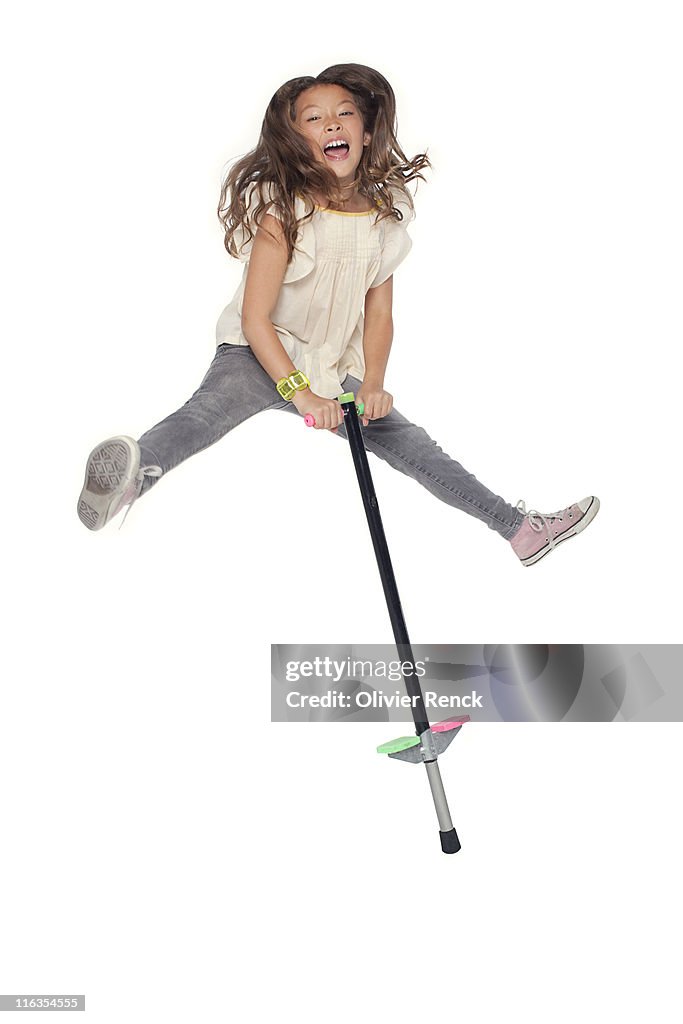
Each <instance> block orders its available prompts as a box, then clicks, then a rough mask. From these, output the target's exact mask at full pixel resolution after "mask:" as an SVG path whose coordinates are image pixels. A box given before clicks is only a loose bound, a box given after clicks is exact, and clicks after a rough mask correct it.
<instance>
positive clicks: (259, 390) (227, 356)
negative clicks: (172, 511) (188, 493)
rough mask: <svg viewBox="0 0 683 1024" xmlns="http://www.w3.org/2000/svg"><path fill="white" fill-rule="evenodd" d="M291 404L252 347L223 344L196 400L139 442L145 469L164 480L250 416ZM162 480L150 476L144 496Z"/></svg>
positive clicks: (149, 432) (192, 399)
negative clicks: (152, 469) (156, 469)
mask: <svg viewBox="0 0 683 1024" xmlns="http://www.w3.org/2000/svg"><path fill="white" fill-rule="evenodd" d="M286 404H287V403H285V401H284V400H283V399H282V398H280V396H279V395H278V393H277V391H276V390H275V386H274V384H273V382H272V380H271V379H270V377H269V376H268V374H267V373H266V371H265V370H264V369H263V367H262V366H261V364H260V363H259V361H258V359H257V358H256V356H255V355H254V353H253V352H252V350H251V349H250V348H249V347H248V346H247V345H220V346H219V347H218V348H217V350H216V355H215V357H214V359H213V362H212V363H211V366H210V367H209V370H208V372H207V374H206V376H205V377H204V379H203V381H202V382H201V384H200V385H199V388H198V389H197V390H196V391H195V393H194V394H193V395H192V397H191V398H190V399H188V401H187V402H186V403H185V405H183V406H181V407H180V409H178V410H177V411H176V412H174V413H171V415H170V416H167V417H166V419H164V420H162V421H161V423H157V424H156V426H154V427H152V428H151V430H148V431H146V432H145V433H144V434H143V435H142V437H141V438H139V440H138V444H139V446H140V465H141V466H145V465H154V466H159V467H160V468H161V471H162V472H161V475H163V474H165V473H168V472H169V470H171V469H174V468H175V467H176V466H178V465H179V464H180V463H181V462H183V461H184V460H185V459H188V458H189V457H190V456H191V455H195V454H196V453H197V452H200V451H202V450H203V449H204V448H208V447H209V446H210V445H212V444H215V442H216V441H218V440H220V438H221V437H224V436H225V434H227V433H228V431H230V430H232V429H233V428H234V427H236V426H238V425H239V424H240V423H243V422H244V420H247V419H249V417H250V416H254V415H255V414H256V413H257V412H263V411H264V410H265V409H277V408H282V407H284V406H285V405H286ZM157 479H158V477H153V476H145V478H144V481H143V483H142V488H141V493H142V494H144V493H145V492H146V491H148V490H149V488H150V487H152V486H153V485H154V484H155V483H156V481H157Z"/></svg>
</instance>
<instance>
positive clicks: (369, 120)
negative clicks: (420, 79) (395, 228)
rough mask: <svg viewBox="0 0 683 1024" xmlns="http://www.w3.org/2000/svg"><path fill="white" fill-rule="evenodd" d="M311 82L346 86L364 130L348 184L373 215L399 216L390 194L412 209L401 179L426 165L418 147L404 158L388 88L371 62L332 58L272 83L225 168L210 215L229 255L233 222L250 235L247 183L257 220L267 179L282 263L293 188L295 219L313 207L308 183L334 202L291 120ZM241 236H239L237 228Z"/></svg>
mask: <svg viewBox="0 0 683 1024" xmlns="http://www.w3.org/2000/svg"><path fill="white" fill-rule="evenodd" d="M314 85H341V86H343V87H344V88H346V89H348V91H349V92H350V93H351V95H352V96H353V99H354V101H355V103H356V105H357V107H358V109H359V111H360V114H361V117H362V119H363V128H364V130H365V131H366V132H370V134H371V136H372V140H371V142H370V144H369V145H368V146H365V147H364V150H363V156H362V158H361V161H360V164H359V166H358V171H357V176H356V180H355V181H354V186H356V185H357V190H358V193H359V194H360V195H364V196H367V197H368V198H369V199H371V200H372V201H373V203H377V202H378V201H379V202H381V207H380V208H379V209H378V214H377V219H378V220H383V219H384V218H385V217H393V218H394V219H395V220H398V221H400V220H402V219H403V214H402V213H401V210H400V209H399V208H398V207H397V205H396V201H397V200H398V199H401V200H403V201H404V202H405V203H407V204H408V206H409V207H410V209H411V211H412V210H413V209H414V207H413V200H412V196H411V194H410V192H409V191H408V189H407V188H406V185H407V183H408V182H409V181H412V180H413V179H414V178H421V179H422V180H423V181H425V180H426V179H425V176H424V175H423V174H421V173H420V172H421V171H422V170H423V169H424V168H426V167H431V163H430V162H429V160H428V159H427V154H426V153H418V154H417V156H414V157H413V158H412V160H409V159H408V157H407V156H406V154H405V153H404V152H403V150H402V149H401V147H400V145H399V142H398V138H397V136H396V133H397V121H396V97H395V96H394V91H393V89H392V88H391V86H390V85H389V82H388V81H387V80H386V78H384V76H383V75H380V73H379V71H375V70H374V69H373V68H369V67H365V65H363V64H335V65H334V66H333V67H329V68H326V69H325V71H322V72H321V73H320V74H319V75H317V76H316V77H315V78H312V77H310V76H304V77H302V78H292V79H290V81H288V82H285V84H284V85H282V86H280V88H279V89H278V90H277V92H276V93H275V95H274V96H273V98H272V99H271V101H270V103H269V104H268V108H267V110H266V113H265V117H264V119H263V125H262V127H261V134H260V136H259V140H258V143H257V144H256V148H255V149H252V150H251V151H250V152H249V153H247V154H246V156H243V157H241V158H240V159H238V160H237V161H236V162H235V163H234V164H233V165H232V167H231V168H230V170H229V171H228V173H227V174H226V176H225V178H224V180H223V186H222V188H221V195H220V200H219V203H218V219H219V220H220V222H221V224H222V225H223V227H224V229H225V240H224V245H225V248H226V249H227V251H228V252H229V253H230V255H231V256H235V257H238V256H239V251H238V248H237V245H236V243H235V239H234V235H235V233H236V232H237V230H238V229H244V230H246V232H247V234H246V241H247V242H248V241H251V239H252V238H253V237H254V232H252V230H251V226H250V224H249V221H248V217H247V203H246V202H245V195H246V193H247V191H248V190H250V189H251V187H252V186H253V185H255V187H256V189H258V198H257V201H256V204H255V205H254V206H253V208H252V216H253V221H254V223H255V224H256V226H258V225H259V223H260V221H261V218H262V216H263V214H265V213H267V212H268V209H269V205H270V203H269V201H267V199H266V198H265V196H264V192H263V190H262V188H261V186H263V185H267V186H268V193H269V194H270V197H271V201H274V202H276V203H277V206H278V212H279V214H280V218H281V220H282V225H283V230H284V236H285V239H286V241H287V248H288V262H290V261H291V259H292V255H293V253H294V247H295V244H296V239H297V233H298V226H299V222H298V221H297V217H296V213H295V206H294V203H295V198H296V195H297V194H300V195H302V196H303V197H304V199H305V200H306V209H307V213H306V216H305V217H302V218H301V223H303V222H304V221H307V220H309V219H310V218H311V217H312V216H313V213H314V206H313V201H312V199H311V198H310V191H311V190H312V189H315V190H316V191H317V192H318V193H320V194H322V195H324V196H325V197H326V198H327V200H328V202H330V203H333V204H338V203H339V202H340V201H341V195H340V190H339V186H338V182H337V178H336V175H335V174H334V171H332V169H331V168H329V167H325V166H324V165H323V164H321V163H318V162H317V161H316V159H315V157H314V155H313V152H312V150H311V148H310V144H309V142H308V140H307V139H306V137H305V136H304V134H303V133H302V132H301V131H300V130H299V129H298V128H297V126H296V124H295V120H296V100H297V97H298V96H299V94H300V93H301V92H303V91H304V89H310V88H311V86H314ZM308 205H310V210H309V209H308ZM241 237H245V236H244V235H242V234H241ZM243 244H244V243H243Z"/></svg>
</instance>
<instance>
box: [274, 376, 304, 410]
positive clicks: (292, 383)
mask: <svg viewBox="0 0 683 1024" xmlns="http://www.w3.org/2000/svg"><path fill="white" fill-rule="evenodd" d="M310 386H311V382H310V380H309V379H308V377H307V376H306V374H305V373H303V371H302V370H295V371H294V373H290V375H289V377H280V380H279V381H278V382H277V384H276V385H275V387H276V388H277V390H278V393H279V394H280V395H282V397H283V398H284V399H285V401H287V402H290V401H291V400H292V396H293V395H294V393H295V392H296V391H303V390H304V388H310Z"/></svg>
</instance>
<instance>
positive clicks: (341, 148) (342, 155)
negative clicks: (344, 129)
mask: <svg viewBox="0 0 683 1024" xmlns="http://www.w3.org/2000/svg"><path fill="white" fill-rule="evenodd" d="M323 153H324V154H325V156H326V157H327V159H328V160H346V158H347V156H348V155H349V144H348V142H342V141H341V140H338V141H337V142H328V144H327V145H326V146H325V147H324V149H323Z"/></svg>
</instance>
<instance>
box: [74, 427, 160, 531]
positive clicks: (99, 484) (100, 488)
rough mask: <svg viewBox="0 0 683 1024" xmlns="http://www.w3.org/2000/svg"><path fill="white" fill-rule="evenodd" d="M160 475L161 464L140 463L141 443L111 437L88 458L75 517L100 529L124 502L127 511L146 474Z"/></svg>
mask: <svg viewBox="0 0 683 1024" xmlns="http://www.w3.org/2000/svg"><path fill="white" fill-rule="evenodd" d="M161 474H162V470H161V467H160V466H143V467H141V466H140V446H139V445H138V443H137V441H134V440H133V438H132V437H126V436H125V435H124V434H121V435H119V436H118V437H110V438H109V440H107V441H103V442H102V443H101V444H98V446H97V448H94V449H93V450H92V451H91V453H90V455H89V457H88V462H87V464H86V467H85V482H84V484H83V490H82V491H81V493H80V496H79V498H78V518H79V519H80V521H81V522H82V523H83V525H84V526H87V527H88V529H89V530H101V529H102V527H103V526H106V525H107V523H108V522H109V520H110V519H113V518H114V516H115V515H117V514H118V513H119V512H120V511H121V509H122V508H123V507H124V506H125V505H128V507H129V510H130V507H131V506H132V505H133V502H134V501H135V500H136V499H137V498H138V497H139V496H140V491H141V489H142V482H143V480H144V478H145V476H155V477H158V476H161ZM126 515H128V513H127V512H126ZM124 519H125V516H124ZM121 525H123V523H122V524H121Z"/></svg>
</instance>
